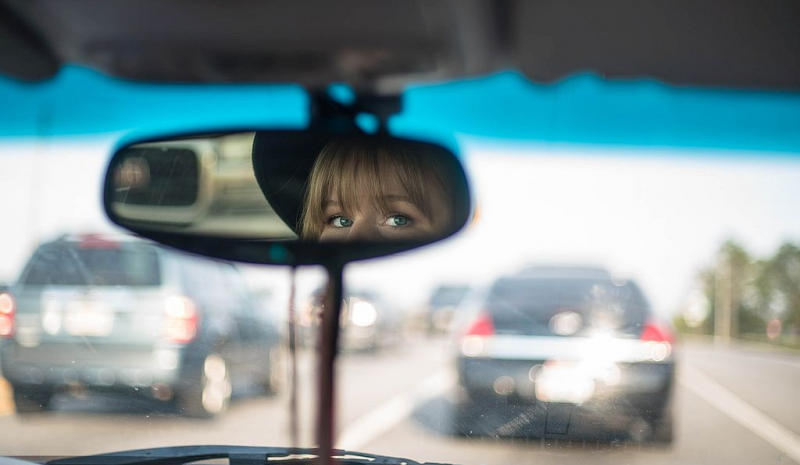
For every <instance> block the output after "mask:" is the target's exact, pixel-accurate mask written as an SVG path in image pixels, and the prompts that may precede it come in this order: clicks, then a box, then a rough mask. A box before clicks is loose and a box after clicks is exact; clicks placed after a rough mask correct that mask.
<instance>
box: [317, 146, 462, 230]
mask: <svg viewBox="0 0 800 465" xmlns="http://www.w3.org/2000/svg"><path fill="white" fill-rule="evenodd" d="M442 150H443V149H441V148H440V147H437V146H433V145H430V144H420V143H415V142H410V141H400V140H396V139H379V138H363V137H362V138H357V137H349V138H336V139H333V140H332V141H330V142H329V143H328V144H327V145H325V148H324V149H323V150H322V152H321V153H320V155H319V157H318V158H317V160H316V162H315V164H314V167H313V169H312V171H311V177H310V179H309V185H308V189H307V191H306V197H305V202H304V206H303V215H302V224H301V227H302V231H301V235H302V237H303V239H306V240H312V241H315V240H318V241H321V242H346V241H351V242H359V241H361V242H371V241H375V242H378V241H423V240H430V239H435V238H436V237H441V236H444V235H445V234H447V233H448V232H449V231H451V230H453V229H455V228H457V227H458V226H460V225H456V224H454V222H455V218H454V211H455V210H457V205H454V203H455V201H456V200H457V198H458V196H457V195H456V192H453V190H454V186H455V184H456V183H455V182H453V180H451V179H449V178H451V177H452V174H450V173H448V169H447V168H448V167H447V166H446V165H445V164H444V163H443V160H444V159H446V153H443V152H442Z"/></svg>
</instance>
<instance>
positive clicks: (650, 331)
mask: <svg viewBox="0 0 800 465" xmlns="http://www.w3.org/2000/svg"><path fill="white" fill-rule="evenodd" d="M639 339H641V340H643V341H654V342H668V343H670V344H672V343H674V342H675V336H674V335H673V334H672V330H671V329H670V328H669V327H668V326H667V325H666V324H664V323H663V322H661V321H658V320H648V321H647V322H646V323H645V324H644V326H643V327H642V334H641V336H639Z"/></svg>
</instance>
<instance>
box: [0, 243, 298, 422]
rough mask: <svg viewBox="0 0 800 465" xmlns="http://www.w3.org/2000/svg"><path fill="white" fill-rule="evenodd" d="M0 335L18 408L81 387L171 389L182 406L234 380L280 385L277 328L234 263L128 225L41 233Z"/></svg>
mask: <svg viewBox="0 0 800 465" xmlns="http://www.w3.org/2000/svg"><path fill="white" fill-rule="evenodd" d="M3 299H4V300H5V301H8V302H11V303H12V304H13V312H11V321H10V324H9V325H4V327H5V328H6V330H5V331H4V334H2V336H3V337H4V339H0V345H1V347H2V367H3V375H4V376H5V378H6V379H7V380H8V381H9V383H10V384H11V386H12V387H13V391H14V401H15V403H16V408H17V412H18V413H28V412H32V411H38V410H42V409H44V408H45V407H47V405H48V403H49V401H50V399H51V397H52V396H53V395H54V394H55V393H57V392H59V391H63V390H68V389H73V388H77V387H80V388H88V389H93V390H103V391H116V392H121V393H125V394H126V395H130V394H132V393H134V392H139V393H144V394H145V395H147V396H151V397H154V398H156V399H158V400H162V401H175V402H176V404H177V405H178V406H179V407H180V411H181V412H182V413H184V414H187V415H190V416H200V417H208V416H214V415H217V414H220V413H222V412H224V411H225V409H226V408H227V406H228V403H229V401H230V398H231V395H232V392H233V391H234V390H235V389H237V388H245V387H246V388H251V387H252V386H254V385H255V386H258V387H261V388H263V389H265V390H267V391H269V392H274V391H275V390H276V388H277V387H278V386H280V381H281V377H282V376H283V371H282V367H281V354H282V351H281V345H280V342H281V341H280V337H279V331H278V328H277V327H276V325H275V324H274V323H273V322H272V320H271V319H270V318H269V315H267V314H266V312H263V311H261V310H260V307H259V306H258V305H257V304H256V301H255V300H254V299H253V298H252V296H251V294H250V292H249V291H248V289H247V287H246V284H245V282H244V279H243V277H242V276H241V275H240V274H239V272H238V270H237V269H236V268H235V267H234V266H233V265H231V264H229V263H226V262H221V261H212V260H207V259H201V258H198V257H193V256H190V255H186V254H181V253H176V252H174V251H171V250H168V249H166V248H163V247H160V246H157V245H155V244H153V243H150V242H146V241H142V240H138V239H134V238H131V237H125V236H105V235H99V234H84V235H75V236H72V235H69V236H64V237H61V238H59V239H57V240H55V241H53V242H47V243H44V244H41V245H40V246H39V247H38V249H37V250H36V251H35V252H34V254H33V255H32V257H31V258H30V260H29V262H28V264H27V266H26V267H25V268H24V270H23V272H22V275H21V276H20V278H19V281H18V282H17V283H16V284H15V285H13V286H11V287H10V289H9V290H8V291H6V292H5V293H4V294H3Z"/></svg>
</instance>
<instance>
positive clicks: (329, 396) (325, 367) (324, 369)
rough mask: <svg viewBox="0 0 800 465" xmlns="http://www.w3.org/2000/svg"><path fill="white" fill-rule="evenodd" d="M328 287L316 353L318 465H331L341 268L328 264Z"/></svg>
mask: <svg viewBox="0 0 800 465" xmlns="http://www.w3.org/2000/svg"><path fill="white" fill-rule="evenodd" d="M325 268H326V271H327V272H328V286H327V289H326V293H325V306H324V307H323V312H322V333H321V334H320V346H319V348H320V350H319V386H318V387H319V390H318V393H317V394H318V396H319V397H318V408H317V442H318V444H319V458H320V463H321V464H322V465H333V447H334V443H333V441H334V435H335V428H336V420H335V408H336V392H335V388H336V383H335V381H336V380H335V361H336V354H337V353H338V341H339V318H340V315H341V311H342V298H343V277H344V264H342V263H328V264H327V265H326V266H325Z"/></svg>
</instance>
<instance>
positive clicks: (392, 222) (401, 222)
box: [386, 215, 411, 227]
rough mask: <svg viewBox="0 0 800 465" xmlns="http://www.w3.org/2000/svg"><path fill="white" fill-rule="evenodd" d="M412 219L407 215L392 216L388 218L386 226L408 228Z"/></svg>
mask: <svg viewBox="0 0 800 465" xmlns="http://www.w3.org/2000/svg"><path fill="white" fill-rule="evenodd" d="M410 222H411V219H410V218H409V217H407V216H405V215H392V216H390V217H388V218H386V226H395V227H403V226H408V223H410Z"/></svg>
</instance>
